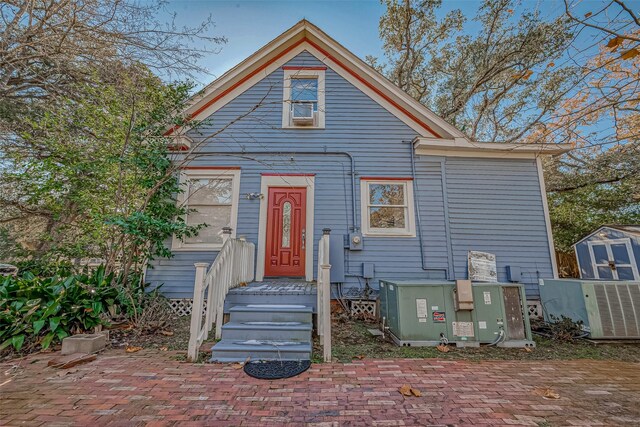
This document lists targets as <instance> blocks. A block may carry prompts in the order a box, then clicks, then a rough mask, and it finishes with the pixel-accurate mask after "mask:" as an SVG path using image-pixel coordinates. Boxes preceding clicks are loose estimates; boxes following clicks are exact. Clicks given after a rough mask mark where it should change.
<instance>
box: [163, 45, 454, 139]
mask: <svg viewBox="0 0 640 427" xmlns="http://www.w3.org/2000/svg"><path fill="white" fill-rule="evenodd" d="M304 42H307V43H309V44H310V45H311V46H313V47H314V48H316V49H317V50H318V51H320V52H321V53H322V54H323V55H325V56H326V57H328V58H329V59H331V60H332V61H333V62H335V63H336V64H338V65H339V66H340V67H342V68H343V69H344V70H345V71H346V72H348V73H349V74H351V75H352V76H353V77H354V78H356V79H357V80H358V81H360V82H361V83H362V84H364V85H365V86H366V87H368V88H369V89H371V90H372V91H374V92H375V93H376V94H378V95H379V96H381V97H382V98H383V99H384V100H385V101H387V102H388V103H390V104H391V105H393V106H394V107H395V108H397V109H398V110H400V111H402V112H403V113H404V114H406V115H407V116H408V117H409V118H410V119H411V120H413V121H414V122H416V123H417V124H419V125H420V126H422V127H423V128H424V129H426V130H428V131H429V132H431V133H432V134H433V135H435V136H436V137H437V138H442V136H441V135H440V134H438V133H437V132H436V131H434V130H433V129H431V127H430V126H429V125H427V124H426V123H423V122H422V121H420V119H418V118H417V117H416V116H415V115H413V114H411V113H410V112H409V111H408V110H407V109H405V108H403V107H401V106H400V105H399V104H398V103H397V102H395V101H393V100H392V99H391V98H390V97H389V96H387V95H386V94H385V93H384V92H382V91H381V90H380V89H378V88H376V87H375V86H373V85H372V84H371V83H369V82H368V81H367V80H365V79H364V78H363V77H362V76H360V75H359V74H358V73H356V72H355V71H353V70H351V69H350V68H349V67H347V66H346V65H345V64H343V63H342V62H340V61H339V60H338V59H336V58H335V57H334V56H332V55H331V54H329V52H327V51H326V50H324V49H322V48H321V47H320V46H318V45H317V44H316V43H314V42H312V41H311V40H309V39H308V38H306V37H304V38H302V39H300V40H299V41H297V42H296V43H294V44H292V45H291V46H289V47H288V48H286V49H285V50H283V51H282V52H280V53H279V54H278V55H277V56H275V57H274V58H273V59H271V60H270V61H269V62H267V63H265V64H264V65H263V66H262V67H260V68H257V69H255V70H253V71H252V72H251V73H249V74H247V75H246V76H244V77H243V78H242V79H240V80H239V81H237V82H236V83H235V84H233V85H232V86H230V87H229V88H227V89H226V90H224V91H222V92H221V93H219V94H218V95H216V96H215V97H214V98H212V99H210V100H209V101H207V103H206V104H204V105H203V106H202V107H200V108H198V109H197V110H196V111H194V112H193V113H192V114H190V115H189V117H188V118H187V121H189V120H190V119H191V118H193V117H196V116H197V115H198V114H200V113H201V112H202V111H204V110H205V109H207V108H208V107H209V106H211V105H212V104H214V103H215V102H217V101H218V100H220V99H221V98H222V97H224V96H226V95H227V94H229V93H230V92H231V91H233V90H234V89H236V88H237V87H239V86H240V85H242V84H243V83H245V82H246V81H247V80H249V79H250V78H251V77H253V76H255V75H256V74H258V73H259V72H260V71H262V70H264V69H265V68H266V67H268V66H269V65H270V64H272V63H274V62H275V61H277V60H278V59H280V58H282V57H283V56H284V55H286V54H287V53H288V52H290V51H291V50H293V49H295V48H296V47H297V46H299V45H300V44H302V43H304ZM283 68H284V67H283ZM310 68H312V67H310ZM308 69H309V68H308ZM325 69H326V68H325ZM180 127H181V126H178V125H176V126H173V127H172V128H171V129H169V130H168V131H167V132H165V134H164V135H165V136H168V135H171V134H172V133H173V132H174V131H175V130H176V129H179V128H180Z"/></svg>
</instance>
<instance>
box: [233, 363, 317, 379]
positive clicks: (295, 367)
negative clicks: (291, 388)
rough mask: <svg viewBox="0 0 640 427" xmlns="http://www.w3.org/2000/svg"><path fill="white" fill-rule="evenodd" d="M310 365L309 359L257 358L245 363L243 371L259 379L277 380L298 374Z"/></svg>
mask: <svg viewBox="0 0 640 427" xmlns="http://www.w3.org/2000/svg"><path fill="white" fill-rule="evenodd" d="M310 366H311V361H310V360H257V361H255V362H248V363H246V364H245V365H244V371H245V372H246V373H247V375H249V376H251V377H253V378H258V379H260V380H278V379H281V378H291V377H295V376H296V375H300V374H301V373H303V372H304V371H306V370H307V369H309V367H310Z"/></svg>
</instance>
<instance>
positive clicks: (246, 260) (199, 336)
mask: <svg viewBox="0 0 640 427" xmlns="http://www.w3.org/2000/svg"><path fill="white" fill-rule="evenodd" d="M230 235H231V229H229V228H226V229H225V230H224V239H225V241H224V244H223V245H222V249H221V250H220V252H218V256H216V259H215V261H214V262H213V265H212V266H211V268H210V269H209V271H207V267H208V266H209V264H208V263H206V262H199V263H196V264H194V265H195V267H196V280H195V286H194V290H193V307H192V309H191V336H190V338H189V348H188V351H187V357H188V359H189V360H190V361H196V360H197V359H198V349H199V348H200V346H201V345H202V343H203V342H204V340H206V339H207V337H208V336H209V332H211V329H212V328H213V325H214V323H215V325H216V339H220V335H221V332H222V320H223V312H224V299H225V297H226V296H227V292H228V291H229V289H232V288H235V287H237V286H238V285H240V284H242V283H248V282H251V281H252V280H253V278H254V263H255V245H254V244H253V243H250V242H247V241H246V240H245V239H244V238H243V237H240V238H239V239H232V238H231V237H230ZM205 301H206V302H207V310H206V312H205V315H204V323H203V321H202V310H203V307H204V302H205Z"/></svg>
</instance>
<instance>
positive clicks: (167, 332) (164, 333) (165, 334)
mask: <svg viewBox="0 0 640 427" xmlns="http://www.w3.org/2000/svg"><path fill="white" fill-rule="evenodd" d="M160 334H161V335H164V336H165V337H172V336H173V331H160Z"/></svg>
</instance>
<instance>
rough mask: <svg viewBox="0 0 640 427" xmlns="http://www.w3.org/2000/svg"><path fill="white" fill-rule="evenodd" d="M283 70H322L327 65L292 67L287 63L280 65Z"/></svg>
mask: <svg viewBox="0 0 640 427" xmlns="http://www.w3.org/2000/svg"><path fill="white" fill-rule="evenodd" d="M282 69H283V70H315V71H324V70H326V69H327V67H292V66H288V65H283V66H282Z"/></svg>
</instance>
